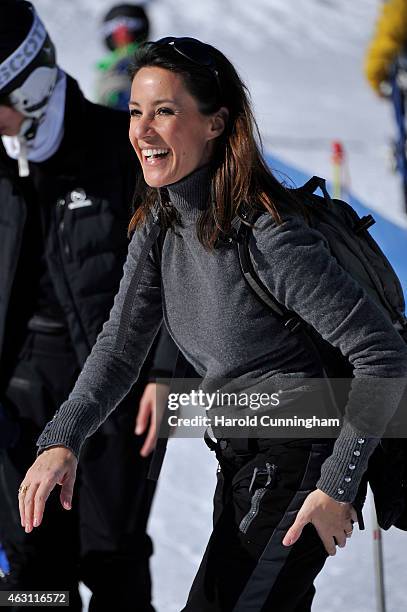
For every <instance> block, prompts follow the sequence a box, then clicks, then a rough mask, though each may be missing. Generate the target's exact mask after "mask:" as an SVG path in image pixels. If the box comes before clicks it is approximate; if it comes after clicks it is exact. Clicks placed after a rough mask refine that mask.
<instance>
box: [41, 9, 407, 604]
mask: <svg viewBox="0 0 407 612" xmlns="http://www.w3.org/2000/svg"><path fill="white" fill-rule="evenodd" d="M34 4H35V6H36V7H37V8H38V10H39V12H40V14H41V15H42V17H43V19H44V21H45V22H46V24H47V25H48V27H49V30H50V32H51V34H52V36H53V38H54V40H55V42H56V44H57V48H58V51H59V58H60V63H61V65H62V66H63V67H64V68H65V69H66V70H68V71H69V72H70V73H71V74H72V75H73V76H75V77H77V78H78V79H79V81H80V82H81V84H82V86H83V88H84V90H85V92H86V93H87V94H88V95H89V96H90V97H92V82H93V65H94V63H95V61H96V60H97V59H98V58H99V57H100V56H102V55H103V54H104V50H103V47H102V46H101V44H100V42H99V40H98V31H97V27H98V20H100V18H101V15H102V14H103V12H104V11H105V10H106V9H107V8H108V7H110V5H111V1H110V0H109V1H107V0H59V2H58V3H56V2H55V0H34ZM149 4H150V6H149V9H150V15H151V19H152V22H153V24H154V28H153V33H152V38H155V37H159V36H163V35H168V34H175V35H190V36H197V37H199V38H201V39H203V40H206V41H208V42H212V43H213V44H215V45H216V46H218V47H219V48H220V49H221V50H223V51H224V52H225V53H226V54H227V55H228V56H229V57H230V59H231V60H232V61H233V62H234V63H235V64H236V66H237V67H238V69H239V70H240V72H241V74H242V75H243V77H244V79H245V80H246V82H247V84H248V86H249V88H250V90H251V92H252V97H253V101H254V104H255V109H256V114H257V118H258V121H259V125H260V128H261V132H262V134H263V138H264V143H265V146H266V149H267V151H268V152H269V153H272V154H273V155H274V156H275V157H278V158H280V159H281V160H282V161H284V162H285V163H286V164H288V165H290V166H294V167H296V168H298V169H300V170H302V171H303V172H304V173H305V174H307V175H311V174H318V175H320V176H325V177H327V178H330V177H331V174H332V167H331V159H330V155H331V154H330V148H331V143H332V141H333V140H339V141H341V142H343V144H344V146H345V150H346V152H347V160H348V168H349V176H350V184H349V186H350V187H351V189H352V191H353V193H354V194H355V195H356V196H357V197H358V198H360V199H361V200H362V201H363V202H364V203H365V205H366V206H368V207H369V208H371V209H372V210H374V211H378V212H380V214H381V215H382V216H383V217H386V218H387V219H389V220H390V221H392V222H394V223H396V224H397V225H398V226H399V227H402V228H407V219H406V217H405V215H404V214H403V212H402V202H401V196H400V191H399V183H398V179H397V177H395V176H394V175H392V174H391V173H390V171H389V170H388V169H387V167H386V151H387V144H388V141H389V139H390V138H391V136H392V134H393V123H392V117H391V111H390V108H389V107H388V105H387V104H386V103H385V102H383V101H380V100H378V99H376V98H375V97H374V95H373V93H372V92H371V91H370V90H369V88H368V86H367V84H366V83H365V81H364V77H363V73H362V61H363V54H364V51H365V48H366V44H367V41H368V39H369V37H370V35H371V32H372V29H373V24H374V20H375V17H376V15H377V12H378V10H379V7H380V4H381V3H380V2H379V0H357V2H352V1H351V0H336V1H333V0H295V1H294V0H250V1H246V0H205V1H202V0H201V1H200V2H197V1H196V2H192V1H191V0H154V1H152V2H150V3H149ZM405 236H407V233H406V234H405ZM402 248H403V245H400V249H402ZM214 470H215V465H214V461H213V458H212V457H211V456H210V454H209V452H208V451H207V449H206V447H204V445H203V443H202V442H201V441H199V440H180V439H178V440H174V441H172V442H171V443H170V446H169V452H168V455H167V460H166V464H165V466H164V470H163V474H162V478H161V482H160V487H159V491H158V495H157V497H156V500H155V505H154V510H153V514H152V518H151V523H150V531H151V534H152V536H153V539H154V542H155V551H156V552H155V555H154V558H153V577H154V593H155V603H156V605H157V610H158V611H159V612H178V611H179V610H180V609H181V608H182V605H183V603H184V602H185V598H186V595H187V591H188V587H189V586H190V583H191V581H192V577H193V575H194V572H195V570H196V567H197V565H198V562H199V559H200V557H201V554H202V550H203V548H204V546H205V542H206V540H207V537H208V534H209V531H210V515H211V501H210V499H211V492H212V488H213V484H214ZM366 514H367V517H366V518H368V516H369V511H367V512H366ZM406 544H407V536H406V534H402V533H401V532H398V531H393V532H391V533H389V534H386V535H385V559H386V570H387V572H386V586H387V593H388V612H401V611H402V610H406V609H407V588H406V586H405V584H404V581H403V577H405V576H406V575H407V573H406V570H407V562H406V558H405V547H406ZM317 587H318V591H317V596H316V599H315V606H314V610H315V611H316V612H326V611H328V610H329V611H330V612H339V611H342V610H344V609H345V608H346V609H347V610H349V612H367V611H368V610H369V611H370V610H374V609H375V599H374V581H373V558H372V541H371V535H370V531H369V526H368V527H367V530H366V532H364V533H363V534H359V533H357V532H356V533H355V535H354V537H353V538H352V541H351V545H350V546H348V547H347V548H346V549H345V550H343V551H339V552H338V554H337V556H336V557H335V558H332V559H329V561H328V563H327V565H326V569H325V571H324V572H323V573H322V575H321V576H320V578H319V579H318V582H317Z"/></svg>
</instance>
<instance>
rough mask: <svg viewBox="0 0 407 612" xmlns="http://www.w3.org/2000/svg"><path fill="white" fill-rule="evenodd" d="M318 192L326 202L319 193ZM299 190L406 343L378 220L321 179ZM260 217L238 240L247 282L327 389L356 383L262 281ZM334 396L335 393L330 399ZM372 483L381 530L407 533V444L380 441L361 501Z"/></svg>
mask: <svg viewBox="0 0 407 612" xmlns="http://www.w3.org/2000/svg"><path fill="white" fill-rule="evenodd" d="M318 187H319V188H320V189H321V191H322V193H323V196H324V197H321V196H318V195H316V194H315V193H314V192H315V190H316V189H317V188H318ZM294 191H295V192H296V193H297V195H298V196H300V197H301V200H302V201H303V202H305V203H306V205H307V209H308V211H309V213H310V215H309V216H310V225H311V227H314V228H315V229H317V230H318V231H320V232H321V233H322V234H323V235H324V236H325V238H326V239H327V241H328V244H329V248H330V251H331V253H332V255H333V256H334V257H335V258H336V260H337V261H338V263H339V264H340V265H341V266H342V267H343V268H344V269H345V270H346V271H347V272H348V273H349V274H350V275H351V276H352V277H353V278H354V279H355V280H356V281H357V282H358V283H359V284H360V285H361V286H362V287H363V288H364V289H365V291H366V292H367V293H368V294H369V296H370V297H371V298H372V299H373V300H374V301H375V302H376V303H377V304H378V306H379V307H380V308H381V309H382V310H383V312H384V313H385V314H386V316H388V317H389V318H390V319H391V321H392V322H393V325H394V327H395V328H396V329H397V331H398V332H399V333H400V335H401V336H402V338H403V339H404V341H405V342H407V319H406V317H405V313H404V311H405V303H404V296H403V290H402V287H401V284H400V281H399V279H398V277H397V275H396V273H395V271H394V270H393V268H392V266H391V265H390V263H389V261H388V260H387V258H386V257H385V255H384V253H383V252H382V251H381V249H380V247H379V245H378V244H377V243H376V241H375V240H374V239H373V238H372V236H371V235H370V234H369V232H368V228H369V227H371V226H372V225H373V224H374V223H375V220H374V219H373V217H372V216H371V215H368V216H366V217H362V218H360V217H359V216H358V214H357V213H356V212H355V210H354V209H353V208H352V207H351V206H350V205H349V204H347V203H346V202H344V201H342V200H339V199H332V198H331V197H330V195H329V193H328V191H327V189H326V184H325V180H324V179H321V178H319V177H316V176H314V177H312V178H311V179H310V180H309V181H308V182H307V183H306V184H305V185H303V186H302V187H300V188H299V189H296V190H294ZM261 212H262V211H252V210H251V211H247V210H245V207H244V206H243V207H242V208H241V210H240V217H241V218H242V220H243V221H241V222H240V224H239V226H238V229H237V234H236V236H235V240H236V242H237V245H238V252H239V262H240V267H241V270H242V274H243V276H244V278H245V280H246V282H247V283H248V285H249V286H250V288H251V290H252V291H253V292H254V293H255V295H256V296H257V297H258V299H259V300H260V301H261V302H262V303H263V304H264V305H266V306H267V307H268V308H269V309H270V310H271V311H272V313H273V315H274V316H276V317H278V318H279V319H280V320H281V322H282V324H283V325H285V326H286V327H287V328H288V329H289V330H290V331H291V332H292V333H297V334H298V333H299V334H302V339H303V341H304V343H306V345H307V346H308V348H309V350H310V351H311V352H312V353H313V355H314V356H315V357H316V358H317V359H318V361H319V362H320V365H321V368H322V370H323V372H324V375H325V377H326V380H327V383H328V385H329V376H339V377H343V378H351V377H352V367H351V364H350V363H349V361H348V360H347V359H346V358H345V357H344V356H343V355H341V353H340V351H339V349H336V348H335V347H332V345H330V344H329V343H328V342H326V341H325V340H323V338H322V337H321V336H320V335H319V334H318V333H317V332H316V330H314V329H313V328H311V327H310V326H309V325H308V324H307V323H305V322H304V321H303V320H302V319H301V318H300V317H299V316H298V315H297V314H296V313H293V312H290V311H289V310H287V308H286V307H285V305H283V304H280V303H279V302H278V301H277V300H276V299H275V297H274V296H273V295H272V294H271V293H270V292H269V290H268V289H267V287H266V286H265V285H264V284H263V283H262V281H261V280H260V278H259V277H258V276H257V274H256V272H255V270H254V267H253V265H252V261H251V255H250V249H249V239H250V235H251V226H253V225H254V224H255V222H256V219H257V218H258V216H259V215H260V214H261ZM334 395H335V393H334V391H333V390H331V393H330V396H331V397H332V396H334ZM405 395H406V394H405ZM400 405H405V401H404V400H402V401H401V403H400ZM367 482H369V484H370V487H371V489H372V492H373V495H374V500H375V506H376V513H377V519H378V523H379V525H380V527H382V528H383V529H388V528H389V527H390V526H391V525H395V526H396V527H398V528H399V529H403V530H407V440H406V439H395V438H383V439H382V440H381V441H380V444H379V445H378V447H377V448H376V450H375V451H374V452H373V454H372V456H371V458H370V460H369V465H368V470H367V473H366V475H365V478H364V481H363V483H362V487H361V496H362V497H363V496H365V495H366V489H367ZM363 485H364V490H363Z"/></svg>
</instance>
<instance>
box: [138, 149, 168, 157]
mask: <svg viewBox="0 0 407 612" xmlns="http://www.w3.org/2000/svg"><path fill="white" fill-rule="evenodd" d="M169 152H170V150H169V149H143V156H144V157H146V158H147V159H154V158H155V157H163V156H165V155H167V153H169Z"/></svg>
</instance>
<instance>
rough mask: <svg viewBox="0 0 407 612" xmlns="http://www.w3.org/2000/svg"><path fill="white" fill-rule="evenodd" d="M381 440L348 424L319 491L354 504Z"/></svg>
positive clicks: (324, 471) (325, 467)
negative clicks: (371, 457) (372, 455)
mask: <svg viewBox="0 0 407 612" xmlns="http://www.w3.org/2000/svg"><path fill="white" fill-rule="evenodd" d="M379 442H380V438H372V437H368V436H365V435H364V434H363V433H361V432H359V431H357V430H355V429H354V428H353V427H352V425H351V424H350V423H349V422H345V423H344V425H343V427H342V430H341V433H340V435H339V437H338V439H337V440H336V442H335V444H334V447H333V451H332V454H331V455H330V456H329V457H328V459H326V461H325V462H324V463H323V465H322V468H321V477H320V479H319V480H318V482H317V485H316V486H317V488H318V489H320V490H321V491H323V492H324V493H326V494H327V495H329V496H330V497H332V498H333V499H335V500H336V501H340V502H350V503H351V502H353V501H354V499H355V497H356V494H357V492H358V488H359V485H360V482H361V480H362V477H363V474H364V473H365V472H366V470H367V466H368V462H369V458H370V456H371V454H372V453H373V451H374V449H375V448H376V446H377V445H378V444H379Z"/></svg>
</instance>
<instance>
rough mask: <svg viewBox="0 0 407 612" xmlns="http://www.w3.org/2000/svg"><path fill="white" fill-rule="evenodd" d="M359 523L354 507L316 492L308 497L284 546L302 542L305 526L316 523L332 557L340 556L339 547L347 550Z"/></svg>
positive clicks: (289, 531)
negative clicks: (337, 550)
mask: <svg viewBox="0 0 407 612" xmlns="http://www.w3.org/2000/svg"><path fill="white" fill-rule="evenodd" d="M355 522H357V515H356V510H355V509H354V507H353V506H352V504H350V503H349V504H348V503H342V502H337V501H335V500H334V499H333V498H332V497H329V495H327V494H326V493H324V492H323V491H320V490H319V489H316V491H313V492H312V493H310V494H309V495H308V497H307V498H306V500H305V501H304V503H303V505H302V506H301V508H300V510H299V512H298V514H297V518H296V519H295V522H294V524H293V525H292V526H291V527H290V529H289V530H288V531H287V533H286V535H285V537H284V539H283V544H284V546H291V545H292V544H295V542H296V541H297V540H298V539H299V537H300V535H301V533H302V530H303V529H304V527H305V525H307V524H308V523H312V524H313V525H314V527H315V529H316V530H317V532H318V535H319V537H320V538H321V540H322V542H323V544H324V546H325V550H326V552H327V553H328V554H329V555H335V554H336V545H338V546H339V547H340V548H343V547H344V546H345V544H346V539H347V538H349V537H350V536H351V535H352V530H353V523H355Z"/></svg>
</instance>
